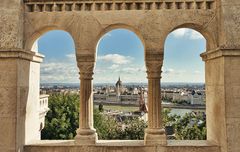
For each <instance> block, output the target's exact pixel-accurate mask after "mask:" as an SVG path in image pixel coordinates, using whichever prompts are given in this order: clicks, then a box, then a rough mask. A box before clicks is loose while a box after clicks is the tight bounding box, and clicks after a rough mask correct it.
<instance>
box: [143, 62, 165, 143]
mask: <svg viewBox="0 0 240 152" xmlns="http://www.w3.org/2000/svg"><path fill="white" fill-rule="evenodd" d="M162 63H163V61H162V59H159V60H149V61H146V66H147V78H148V128H147V129H146V130H145V141H144V142H145V144H146V145H165V144H166V135H165V130H164V129H163V128H162V117H161V103H162V102H161V85H160V79H161V73H162V71H161V68H162Z"/></svg>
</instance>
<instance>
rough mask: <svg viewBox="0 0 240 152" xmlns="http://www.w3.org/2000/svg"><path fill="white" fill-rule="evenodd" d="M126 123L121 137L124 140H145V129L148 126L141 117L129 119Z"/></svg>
mask: <svg viewBox="0 0 240 152" xmlns="http://www.w3.org/2000/svg"><path fill="white" fill-rule="evenodd" d="M124 124H125V125H126V128H125V129H124V130H123V132H122V136H121V139H123V140H143V139H144V129H145V128H147V123H146V122H145V121H144V120H141V119H139V118H133V119H132V120H130V119H127V120H126V121H125V122H124Z"/></svg>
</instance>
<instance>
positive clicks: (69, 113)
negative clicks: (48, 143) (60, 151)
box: [41, 94, 79, 139]
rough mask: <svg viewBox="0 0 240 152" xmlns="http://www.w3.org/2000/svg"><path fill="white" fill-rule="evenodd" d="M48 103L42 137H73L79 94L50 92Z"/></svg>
mask: <svg viewBox="0 0 240 152" xmlns="http://www.w3.org/2000/svg"><path fill="white" fill-rule="evenodd" d="M48 104H49V109H50V110H49V112H48V113H47V115H46V118H45V119H46V120H45V128H44V129H43V130H42V132H41V137H42V139H73V138H74V136H75V135H76V129H77V128H78V126H79V125H78V123H79V112H78V111H79V95H77V94H52V95H50V96H49V103H48Z"/></svg>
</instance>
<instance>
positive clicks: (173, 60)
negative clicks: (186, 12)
mask: <svg viewBox="0 0 240 152" xmlns="http://www.w3.org/2000/svg"><path fill="white" fill-rule="evenodd" d="M37 43H38V51H39V53H41V54H43V55H45V58H44V62H43V63H41V83H79V74H78V72H79V70H78V68H77V64H76V58H75V46H74V42H73V39H72V37H71V35H69V34H68V33H67V32H64V31H57V30H56V31H50V32H48V33H46V34H44V35H42V36H41V37H40V38H39V39H38V41H37ZM164 48H165V50H164V63H163V73H162V82H194V83H196V82H197V83H198V82H205V72H204V62H203V61H202V60H201V58H200V54H201V53H203V52H205V50H206V40H205V39H204V37H203V36H202V35H201V34H200V33H198V32H196V31H194V30H191V29H185V28H182V29H178V30H175V31H173V32H172V33H170V34H169V35H168V37H167V39H166V42H165V46H164ZM96 49H97V63H96V67H95V69H94V83H115V82H116V81H117V80H118V77H119V76H120V77H121V80H122V81H123V82H125V83H129V82H137V83H146V82H147V78H146V68H145V63H144V46H143V44H142V42H141V40H140V39H139V38H138V37H137V35H136V34H135V33H133V32H131V31H129V30H126V29H116V30H113V31H110V32H108V33H107V34H105V35H104V36H103V37H102V38H101V39H100V40H99V43H98V46H97V48H96Z"/></svg>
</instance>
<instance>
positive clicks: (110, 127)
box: [94, 109, 121, 140]
mask: <svg viewBox="0 0 240 152" xmlns="http://www.w3.org/2000/svg"><path fill="white" fill-rule="evenodd" d="M94 128H95V129H96V131H97V134H98V139H106V140H107V139H108V140H110V139H118V138H119V134H121V129H120V128H119V126H118V124H117V122H116V120H115V119H112V118H110V117H108V116H105V115H104V114H103V113H101V112H100V111H99V110H96V109H94Z"/></svg>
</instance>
